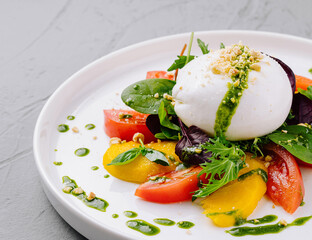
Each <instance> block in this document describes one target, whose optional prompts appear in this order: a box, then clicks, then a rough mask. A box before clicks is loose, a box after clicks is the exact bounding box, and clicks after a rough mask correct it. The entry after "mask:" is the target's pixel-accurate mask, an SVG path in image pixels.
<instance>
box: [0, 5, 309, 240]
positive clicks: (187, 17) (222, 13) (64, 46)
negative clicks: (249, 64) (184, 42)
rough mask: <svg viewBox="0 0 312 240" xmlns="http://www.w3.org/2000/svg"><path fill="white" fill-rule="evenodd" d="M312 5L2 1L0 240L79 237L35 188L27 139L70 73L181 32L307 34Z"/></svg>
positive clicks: (36, 177)
mask: <svg viewBox="0 0 312 240" xmlns="http://www.w3.org/2000/svg"><path fill="white" fill-rule="evenodd" d="M311 10H312V1H311V0H305V1H303V0H302V1H301V0H296V1H293V0H288V1H283V0H275V1H268V0H261V1H257V0H219V1H213V0H209V1H208V0H206V1H205V0H202V1H201V0H193V1H192V0H158V1H152V0H145V1H143V0H142V1H138V0H137V1H135V0H133V1H131V0H127V1H126V0H125V1H122V0H115V1H113V0H85V1H83V0H68V1H62V0H54V1H51V0H50V1H49V0H8V1H5V0H0V83H1V85H0V86H1V87H0V114H1V118H0V153H1V154H0V189H1V194H0V239H19V240H21V239H84V237H83V236H81V235H80V234H79V233H77V232H76V231H75V230H74V229H72V228H71V227H70V226H69V225H68V224H67V223H66V222H65V221H64V220H62V218H61V217H60V216H59V215H58V214H57V212H56V211H55V210H54V209H53V207H52V206H51V204H50V203H49V201H48V200H47V198H46V196H45V194H44V192H43V189H42V187H41V184H40V179H39V175H38V172H37V169H36V166H35V163H34V157H33V153H32V135H33V130H34V126H35V122H36V119H37V117H38V115H39V112H40V110H41V108H42V107H43V105H44V103H45V102H46V100H47V99H48V98H49V96H50V95H51V94H52V93H53V91H54V90H55V89H56V88H57V87H58V86H59V85H60V84H61V83H62V82H63V81H64V80H66V79H67V78H68V77H69V76H70V75H72V74H73V73H74V72H76V71H77V70H79V69H80V68H82V67H83V66H85V65H86V64H88V63H90V62H91V61H93V60H95V59H97V58H99V57H101V56H103V55H106V54H108V53H110V52H112V51H114V50H117V49H120V48H122V47H125V46H128V45H130V44H133V43H137V42H140V41H144V40H147V39H152V38H155V37H160V36H165V35H171V34H176V33H182V32H190V31H200V30H216V29H249V30H261V31H272V32H279V33H287V34H293V35H296V36H301V37H306V38H311V37H312V14H311Z"/></svg>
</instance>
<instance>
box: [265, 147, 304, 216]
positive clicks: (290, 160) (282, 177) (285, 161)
mask: <svg viewBox="0 0 312 240" xmlns="http://www.w3.org/2000/svg"><path fill="white" fill-rule="evenodd" d="M266 149H267V150H268V151H267V153H268V154H269V155H270V156H271V157H272V158H273V162H272V163H271V165H270V166H269V168H268V182H267V194H268V195H269V197H270V198H271V199H272V201H273V202H274V203H275V204H276V205H281V206H282V207H283V208H284V210H285V211H286V212H288V213H291V214H292V213H294V212H295V211H296V210H297V208H298V207H299V206H300V204H301V202H302V200H303V197H304V186H303V180H302V176H301V172H300V169H299V167H298V164H297V162H296V160H295V158H294V157H293V155H292V154H291V153H289V152H288V151H287V150H286V149H285V148H283V147H281V146H279V145H276V144H269V145H267V146H266Z"/></svg>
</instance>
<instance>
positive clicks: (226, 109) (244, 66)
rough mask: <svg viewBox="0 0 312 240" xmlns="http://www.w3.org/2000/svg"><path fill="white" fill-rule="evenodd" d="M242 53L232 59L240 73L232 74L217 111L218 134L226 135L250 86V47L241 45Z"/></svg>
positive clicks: (216, 125) (216, 132)
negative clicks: (230, 81)
mask: <svg viewBox="0 0 312 240" xmlns="http://www.w3.org/2000/svg"><path fill="white" fill-rule="evenodd" d="M237 46H239V47H240V50H241V54H238V55H237V56H236V59H235V60H237V61H235V60H234V61H232V62H231V65H232V67H234V68H235V69H236V70H238V73H237V74H236V75H235V74H234V75H232V77H231V78H232V83H228V91H227V92H226V94H225V96H224V97H223V99H222V101H221V103H220V105H219V107H218V110H217V112H216V120H215V125H214V132H215V135H216V136H223V135H225V133H226V131H227V129H228V127H229V126H230V124H231V120H232V117H233V115H234V114H235V112H236V109H237V107H238V104H239V101H240V99H241V97H242V95H243V91H244V90H245V89H247V88H248V75H249V72H250V66H251V64H252V63H255V62H252V61H250V57H251V56H250V52H249V49H248V48H247V47H245V46H240V45H237Z"/></svg>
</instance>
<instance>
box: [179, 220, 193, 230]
mask: <svg viewBox="0 0 312 240" xmlns="http://www.w3.org/2000/svg"><path fill="white" fill-rule="evenodd" d="M177 225H178V227H179V228H183V229H190V228H191V227H193V226H194V225H195V224H194V223H192V222H189V221H180V222H178V223H177Z"/></svg>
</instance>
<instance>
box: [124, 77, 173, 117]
mask: <svg viewBox="0 0 312 240" xmlns="http://www.w3.org/2000/svg"><path fill="white" fill-rule="evenodd" d="M174 85H175V81H171V80H169V79H161V78H158V79H146V80H142V81H139V82H136V83H134V84H131V85H130V86H128V87H127V88H126V89H124V90H123V92H122V94H121V99H122V101H123V102H124V103H125V104H126V105H127V106H129V107H131V108H132V109H134V110H136V111H138V112H140V113H146V114H157V113H158V109H159V105H160V103H161V101H162V100H163V95H164V93H167V94H169V95H171V94H172V88H173V86H174ZM155 94H156V95H158V97H155Z"/></svg>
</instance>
